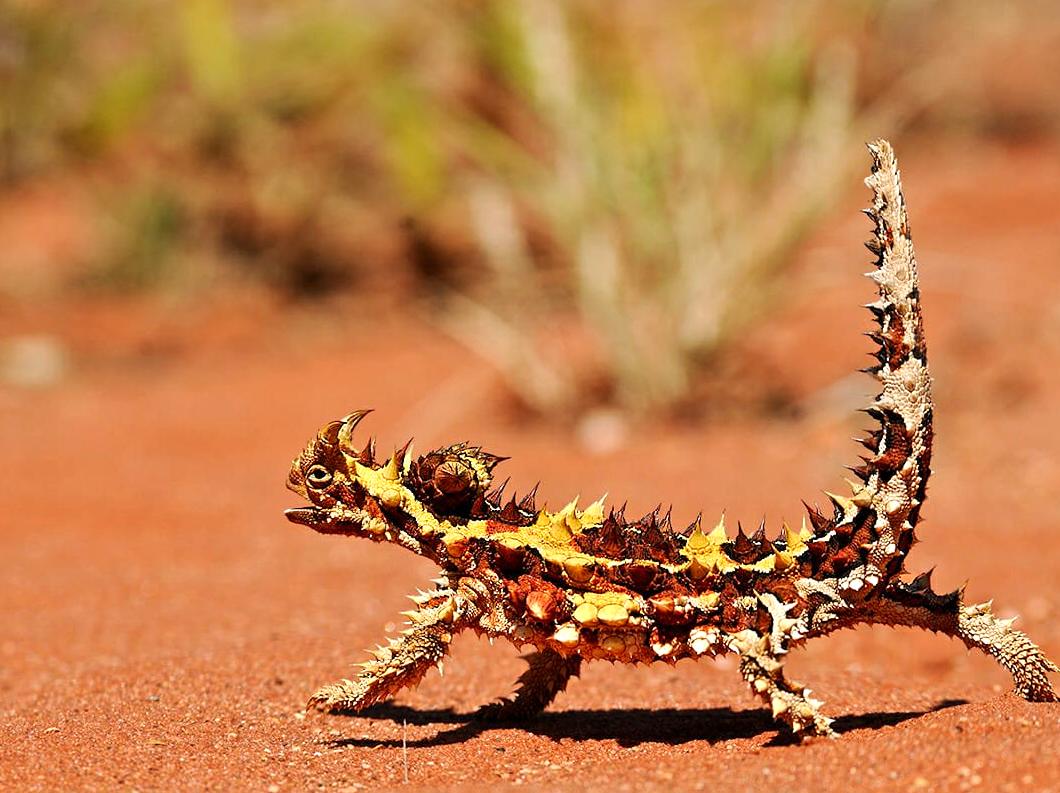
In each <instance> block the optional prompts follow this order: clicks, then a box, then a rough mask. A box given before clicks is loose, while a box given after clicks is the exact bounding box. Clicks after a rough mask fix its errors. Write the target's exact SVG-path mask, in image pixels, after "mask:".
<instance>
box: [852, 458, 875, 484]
mask: <svg viewBox="0 0 1060 793" xmlns="http://www.w3.org/2000/svg"><path fill="white" fill-rule="evenodd" d="M865 462H868V460H866V461H865ZM846 469H847V470H848V471H850V473H852V474H854V476H856V477H857V478H858V479H860V480H861V481H862V483H864V484H868V481H869V480H870V479H871V478H872V469H871V468H869V467H868V466H867V465H848V466H847V467H846Z"/></svg>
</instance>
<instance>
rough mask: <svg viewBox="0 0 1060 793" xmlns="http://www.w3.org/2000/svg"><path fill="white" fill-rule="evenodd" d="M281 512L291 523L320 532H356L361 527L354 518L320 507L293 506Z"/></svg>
mask: <svg viewBox="0 0 1060 793" xmlns="http://www.w3.org/2000/svg"><path fill="white" fill-rule="evenodd" d="M283 514H284V517H286V518H287V520H289V521H291V523H297V524H299V525H301V526H308V527H309V528H311V529H312V530H313V531H318V532H320V533H321V534H347V535H349V534H358V533H359V531H360V529H361V521H359V520H357V519H356V518H342V517H338V516H336V515H335V513H334V512H332V511H331V510H330V509H324V508H322V507H293V508H291V509H285V510H284V511H283Z"/></svg>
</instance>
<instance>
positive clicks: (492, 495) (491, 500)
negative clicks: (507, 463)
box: [486, 477, 511, 510]
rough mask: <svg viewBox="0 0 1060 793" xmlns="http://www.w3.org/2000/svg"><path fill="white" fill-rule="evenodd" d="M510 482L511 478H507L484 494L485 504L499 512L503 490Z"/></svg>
mask: <svg viewBox="0 0 1060 793" xmlns="http://www.w3.org/2000/svg"><path fill="white" fill-rule="evenodd" d="M510 481H511V477H508V478H507V479H505V480H504V481H503V482H501V483H500V484H499V485H498V486H497V487H495V488H494V489H493V490H491V491H490V492H488V493H487V494H486V503H488V504H489V505H490V506H491V507H493V509H495V510H499V509H500V508H501V499H502V498H504V488H506V487H508V483H509V482H510Z"/></svg>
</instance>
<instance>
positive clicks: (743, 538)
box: [732, 521, 756, 558]
mask: <svg viewBox="0 0 1060 793" xmlns="http://www.w3.org/2000/svg"><path fill="white" fill-rule="evenodd" d="M732 550H733V553H735V554H737V555H738V556H739V557H741V558H742V557H747V556H750V555H751V554H753V553H754V552H755V550H756V548H755V545H754V543H752V542H751V540H750V539H749V538H748V536H747V535H746V534H744V530H743V525H742V524H741V523H740V522H739V521H737V522H736V538H735V539H734V540H733V541H732Z"/></svg>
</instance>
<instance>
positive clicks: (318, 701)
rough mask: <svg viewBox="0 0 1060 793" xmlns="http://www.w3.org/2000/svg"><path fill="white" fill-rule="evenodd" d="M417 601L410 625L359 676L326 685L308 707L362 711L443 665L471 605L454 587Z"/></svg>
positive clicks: (330, 711) (326, 709) (338, 711)
mask: <svg viewBox="0 0 1060 793" xmlns="http://www.w3.org/2000/svg"><path fill="white" fill-rule="evenodd" d="M414 601H415V602H417V604H418V605H419V608H417V609H415V610H413V611H408V612H405V614H406V615H407V616H408V617H409V627H408V628H407V629H406V630H404V631H402V633H401V635H400V636H399V637H397V638H394V639H390V640H389V641H388V643H387V645H386V646H385V647H379V648H377V649H376V650H374V651H373V652H372V654H373V655H374V656H375V658H373V659H372V660H370V661H366V662H365V663H362V664H360V666H361V667H362V671H361V673H360V674H359V675H358V676H357V679H356V680H340V681H338V682H336V683H331V684H329V685H326V686H324V687H323V688H321V689H320V690H319V691H317V692H316V693H315V694H313V696H312V697H310V699H309V704H308V706H307V707H310V708H315V709H317V710H322V711H326V712H329V713H340V712H356V711H359V710H363V709H364V708H367V707H368V706H370V705H374V704H375V703H377V702H381V701H382V700H385V699H389V698H390V697H392V696H394V694H396V693H397V692H398V691H399V690H401V689H402V688H405V687H406V686H412V685H415V684H416V683H418V682H419V681H420V679H421V678H422V677H423V676H424V675H425V674H427V672H428V671H429V670H430V669H431V667H433V666H436V665H438V664H439V663H440V662H441V660H442V658H444V657H445V654H446V653H447V652H448V651H449V644H450V642H452V640H453V635H454V633H456V632H457V631H459V630H461V629H462V628H464V627H466V618H465V616H464V615H465V614H466V613H467V612H468V611H469V609H468V605H469V604H467V603H466V602H465V601H464V599H463V598H462V597H461V596H459V595H458V594H456V593H454V592H453V591H451V590H435V591H433V592H430V593H427V594H426V595H423V596H422V597H419V598H414Z"/></svg>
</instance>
